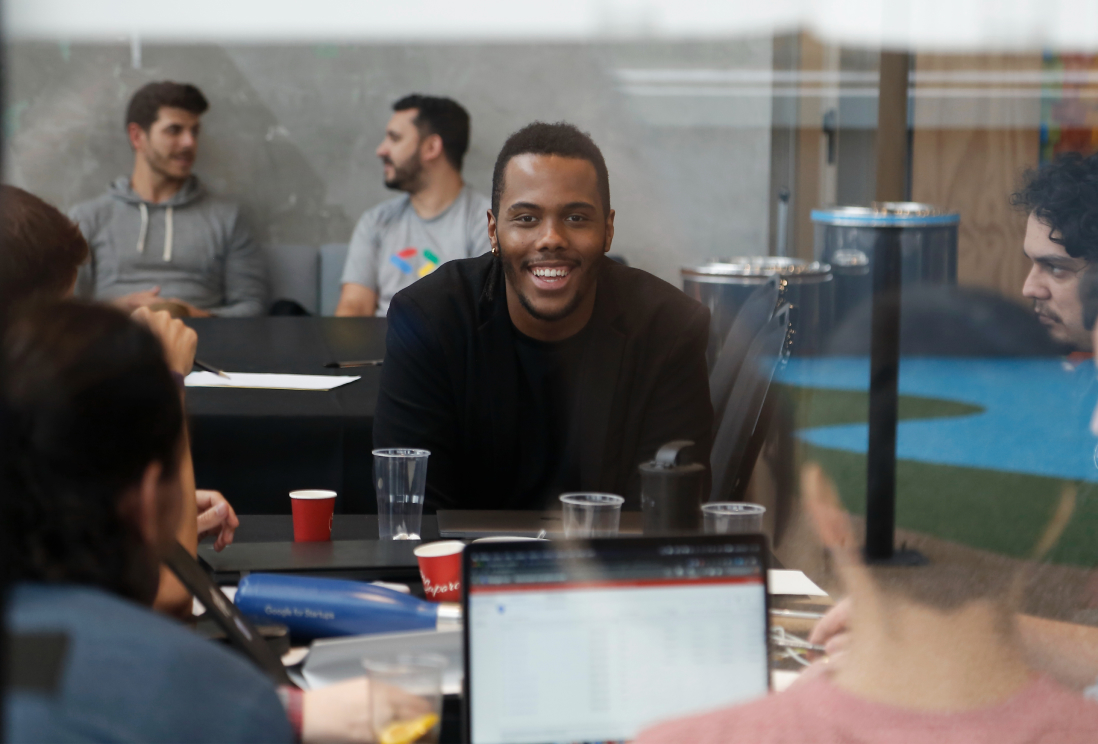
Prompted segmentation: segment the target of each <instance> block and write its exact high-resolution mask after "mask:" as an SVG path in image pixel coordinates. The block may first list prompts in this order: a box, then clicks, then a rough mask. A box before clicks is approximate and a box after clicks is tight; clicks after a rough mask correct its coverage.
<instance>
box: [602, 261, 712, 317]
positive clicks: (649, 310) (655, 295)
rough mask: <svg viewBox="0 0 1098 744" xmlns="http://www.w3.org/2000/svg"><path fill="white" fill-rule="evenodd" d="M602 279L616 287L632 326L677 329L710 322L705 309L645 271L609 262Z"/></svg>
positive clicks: (605, 266) (619, 304)
mask: <svg viewBox="0 0 1098 744" xmlns="http://www.w3.org/2000/svg"><path fill="white" fill-rule="evenodd" d="M602 278H603V279H605V280H607V281H609V283H610V285H611V286H612V287H613V291H614V297H615V300H616V302H617V303H618V306H619V309H620V310H621V312H622V315H623V316H624V317H625V318H626V321H627V322H628V323H629V324H630V325H633V324H640V325H643V326H648V325H651V324H653V323H654V324H657V325H663V324H672V325H676V324H680V323H684V322H689V321H691V320H696V321H697V322H700V319H702V318H705V319H708V316H709V312H708V310H707V309H706V307H705V305H703V304H701V303H700V302H698V301H697V300H695V299H694V298H692V297H690V296H688V295H687V294H686V293H685V292H683V291H682V290H681V289H679V288H678V287H676V286H674V285H673V284H669V283H668V282H665V281H664V280H663V279H660V278H659V277H657V276H654V275H652V274H649V273H648V272H647V271H644V270H642V269H637V268H633V267H631V266H625V265H623V264H619V263H617V262H616V261H612V260H610V259H606V264H605V265H604V267H603V274H602Z"/></svg>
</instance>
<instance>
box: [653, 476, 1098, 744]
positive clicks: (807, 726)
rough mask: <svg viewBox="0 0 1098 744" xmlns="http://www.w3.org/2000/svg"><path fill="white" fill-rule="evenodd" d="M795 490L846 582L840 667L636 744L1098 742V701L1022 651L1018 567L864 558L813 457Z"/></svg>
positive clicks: (662, 727) (671, 725) (664, 727)
mask: <svg viewBox="0 0 1098 744" xmlns="http://www.w3.org/2000/svg"><path fill="white" fill-rule="evenodd" d="M801 496H802V499H803V501H804V506H805V508H806V509H807V510H808V512H809V514H810V516H811V519H812V522H813V523H814V525H815V528H816V531H817V533H818V534H819V537H820V539H821V541H822V542H823V544H824V545H825V547H827V548H828V549H829V550H830V551H831V554H832V557H833V559H834V561H833V564H834V565H835V567H836V569H837V571H838V573H839V577H840V578H841V580H842V581H843V584H844V586H845V588H846V589H847V592H848V599H849V615H848V623H847V627H848V632H849V639H848V642H847V643H846V644H845V651H844V653H843V660H842V663H841V664H836V665H833V666H834V667H835V668H834V669H833V670H828V669H827V668H826V667H827V665H822V666H821V665H817V668H816V669H815V670H814V672H810V673H809V674H806V675H805V676H806V678H804V679H802V680H800V681H798V682H797V683H796V684H794V685H793V686H792V687H791V688H790V689H788V690H787V691H785V692H782V693H779V694H776V695H770V696H769V697H766V698H763V699H760V700H755V701H753V702H749V703H746V704H742V705H739V706H736V707H732V708H727V709H724V710H718V711H715V712H711V713H705V714H701V715H697V716H693V717H689V718H684V719H680V720H674V721H669V722H665V723H661V724H658V725H656V726H654V727H652V728H650V729H648V730H646V731H644V732H642V733H641V735H640V736H639V737H637V739H636V740H635V742H634V744H672V743H674V744H679V743H680V742H690V744H732V743H733V742H745V743H748V742H749V743H750V744H786V743H788V744H802V743H807V742H812V744H840V743H841V744H863V743H864V744H869V743H870V742H873V743H874V744H982V743H984V742H987V744H992V743H994V744H1037V743H1045V742H1047V743H1048V744H1052V742H1056V744H1075V743H1076V742H1078V743H1079V744H1082V743H1083V742H1088V743H1089V742H1098V703H1095V702H1092V701H1090V700H1087V699H1085V698H1083V697H1081V696H1079V695H1077V694H1076V693H1074V692H1072V691H1071V690H1069V689H1067V688H1065V687H1062V686H1060V684H1059V683H1057V682H1055V681H1053V680H1052V679H1051V678H1049V677H1046V676H1043V675H1041V674H1039V673H1037V672H1035V671H1033V669H1032V668H1031V667H1030V666H1029V665H1028V663H1027V661H1026V657H1025V652H1024V649H1023V647H1022V644H1021V643H1020V641H1019V638H1018V630H1017V626H1016V623H1015V615H1014V607H1013V602H1012V601H1011V597H1012V596H1016V594H1017V588H1016V582H1015V578H1016V577H1014V576H1010V575H1004V572H1003V571H1001V570H1000V571H996V570H993V569H991V567H990V566H982V565H969V564H968V563H965V564H962V563H960V562H950V561H948V560H944V559H943V560H936V561H934V562H932V563H931V564H930V565H928V566H923V567H920V568H915V569H912V568H891V569H889V568H879V567H867V566H866V565H865V564H864V563H863V562H862V560H861V554H860V551H859V549H858V541H857V540H856V538H855V536H854V531H853V529H852V525H851V523H850V519H849V515H847V513H846V512H845V511H844V510H843V508H842V506H841V505H840V502H839V499H838V495H837V494H836V492H835V488H834V486H833V485H832V484H831V482H830V481H829V480H828V478H827V476H826V475H824V473H823V471H822V470H821V469H820V468H819V466H817V465H813V464H809V465H806V466H805V470H804V473H803V477H802V489H801ZM1060 529H1062V525H1061V526H1060ZM1056 530H1057V527H1056V525H1050V527H1049V528H1048V530H1047V533H1049V534H1046V535H1045V537H1044V539H1043V540H1042V544H1046V545H1047V544H1051V542H1052V541H1054V540H1055V539H1056V537H1058V532H1057V531H1056Z"/></svg>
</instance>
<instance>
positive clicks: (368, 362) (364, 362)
mask: <svg viewBox="0 0 1098 744" xmlns="http://www.w3.org/2000/svg"><path fill="white" fill-rule="evenodd" d="M384 363H385V360H384V359H360V360H358V361H351V362H328V363H327V364H325V365H324V366H325V367H327V368H328V369H346V368H348V367H380V366H381V365H382V364H384Z"/></svg>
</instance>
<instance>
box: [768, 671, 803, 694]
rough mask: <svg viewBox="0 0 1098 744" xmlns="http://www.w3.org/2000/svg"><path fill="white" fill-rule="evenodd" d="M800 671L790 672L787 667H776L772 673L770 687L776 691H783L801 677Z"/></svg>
mask: <svg viewBox="0 0 1098 744" xmlns="http://www.w3.org/2000/svg"><path fill="white" fill-rule="evenodd" d="M800 676H801V673H800V672H790V671H788V670H785V669H775V670H774V671H772V672H771V673H770V687H771V689H773V690H774V692H782V691H784V690H786V689H787V688H788V687H789V686H790V685H791V684H793V683H794V682H796V681H797V677H800Z"/></svg>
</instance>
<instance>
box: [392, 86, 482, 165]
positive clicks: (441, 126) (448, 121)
mask: <svg viewBox="0 0 1098 744" xmlns="http://www.w3.org/2000/svg"><path fill="white" fill-rule="evenodd" d="M411 109H415V110H416V118H415V125H416V129H418V130H419V134H420V136H421V137H423V136H427V135H431V134H437V135H438V136H439V138H441V139H442V151H443V152H444V153H446V159H447V160H448V161H450V165H452V166H454V169H455V170H457V171H461V164H462V163H463V162H464V160H465V152H466V151H467V150H468V149H469V112H468V111H466V110H465V108H464V107H463V106H462V105H461V104H460V103H458V102H457V101H455V100H454V99H452V98H442V97H439V96H424V95H420V94H419V93H412V94H411V95H407V96H404V97H403V98H401V99H400V100H399V101H397V102H396V103H394V104H393V111H409V110H411Z"/></svg>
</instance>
